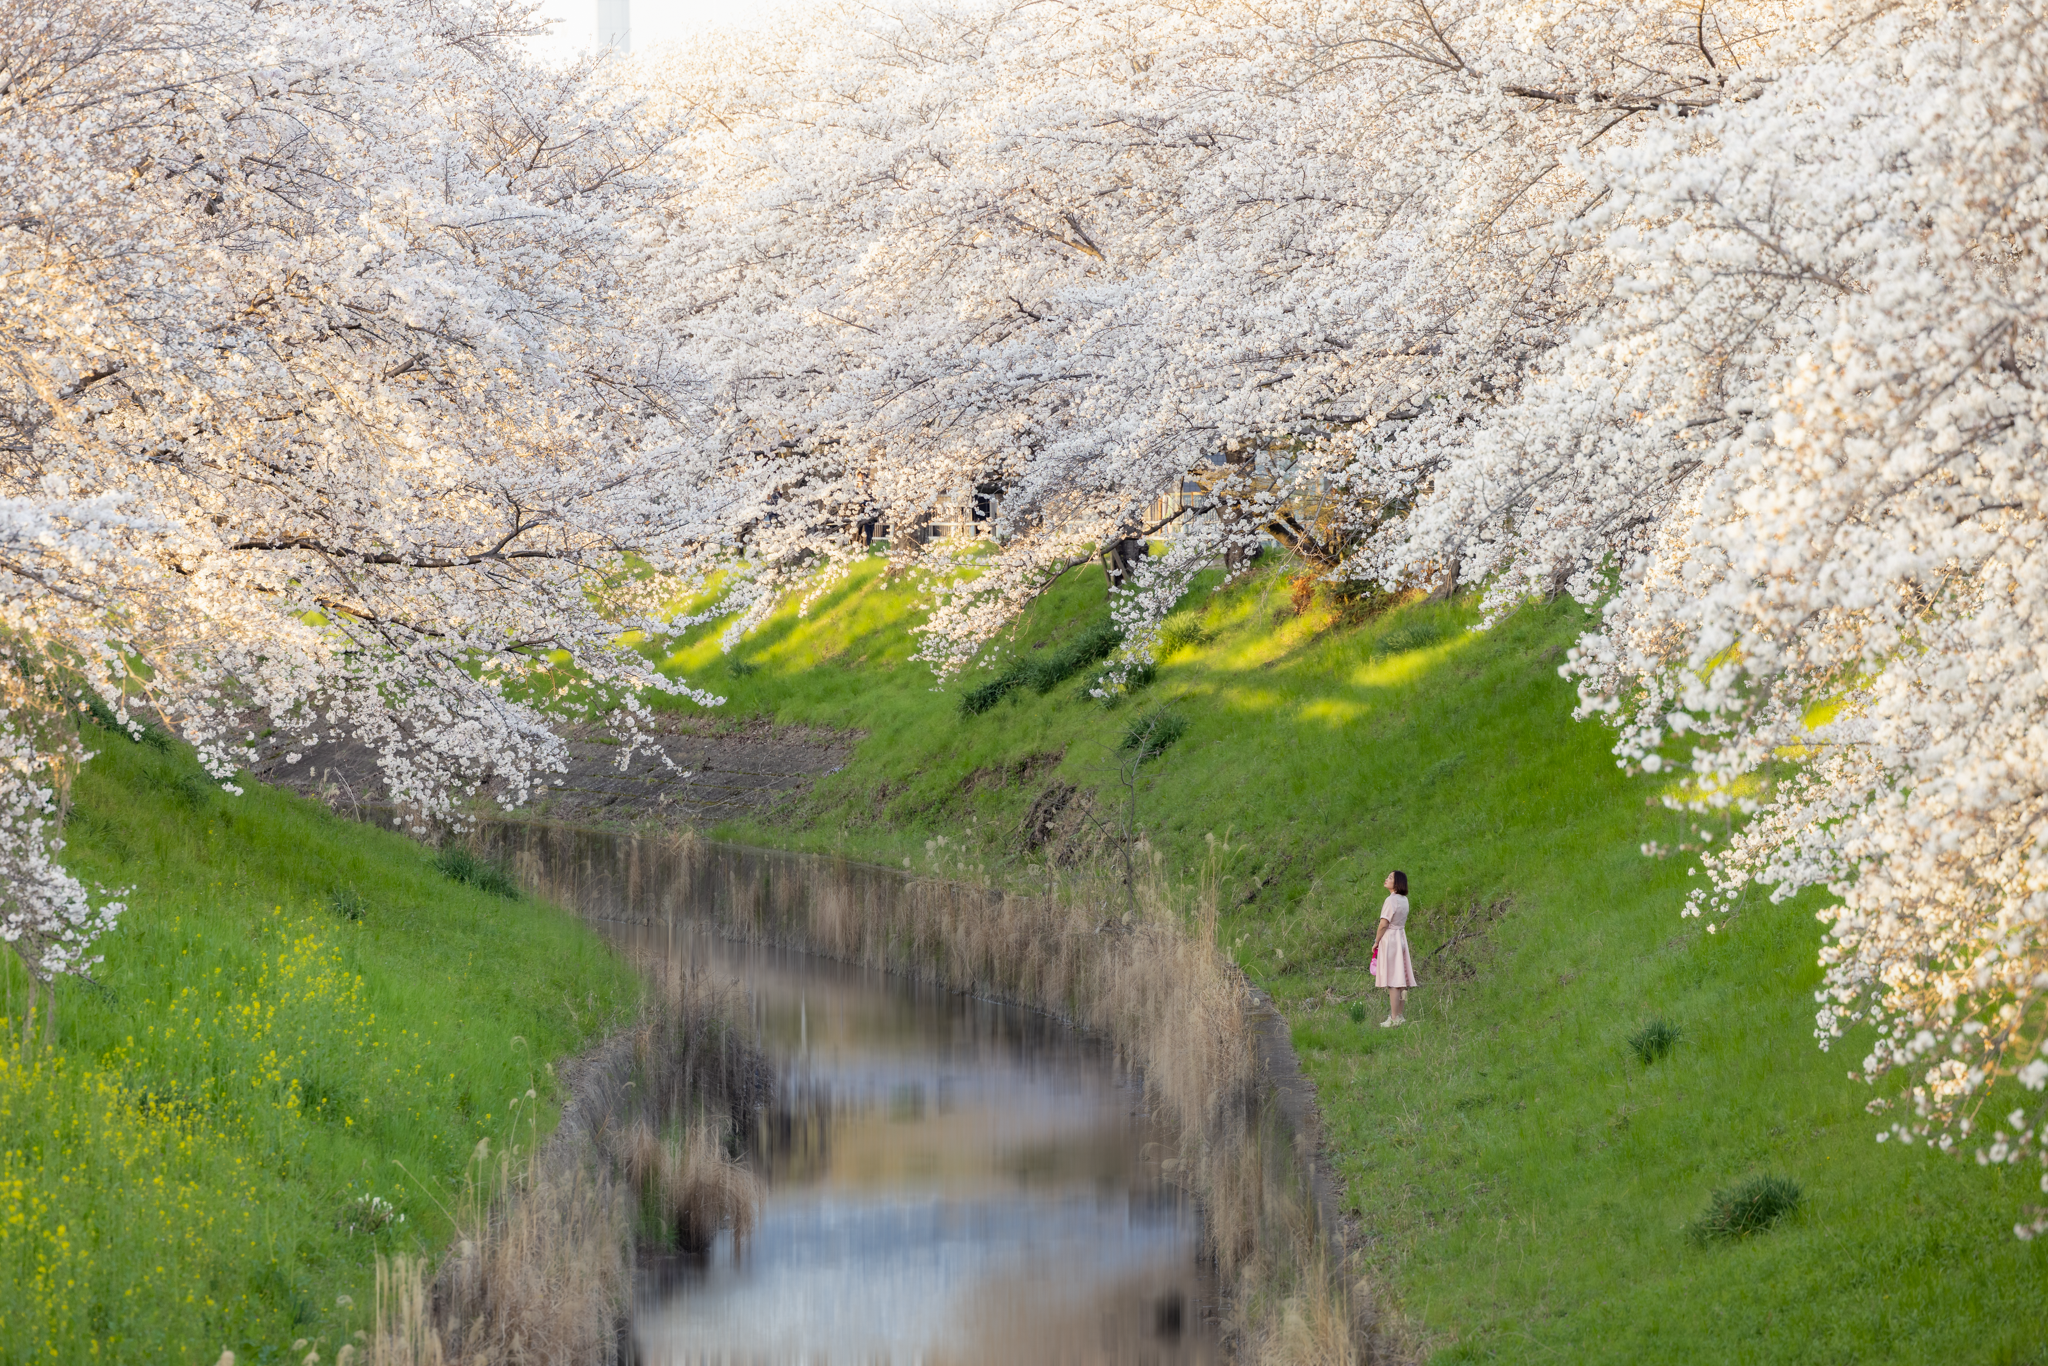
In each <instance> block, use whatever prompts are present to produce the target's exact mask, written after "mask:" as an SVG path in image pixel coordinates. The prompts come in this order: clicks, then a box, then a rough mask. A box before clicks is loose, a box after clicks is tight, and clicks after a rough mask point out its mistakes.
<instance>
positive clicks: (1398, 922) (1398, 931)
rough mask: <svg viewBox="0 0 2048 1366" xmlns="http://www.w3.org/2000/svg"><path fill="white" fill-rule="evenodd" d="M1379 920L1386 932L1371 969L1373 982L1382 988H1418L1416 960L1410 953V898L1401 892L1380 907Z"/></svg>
mask: <svg viewBox="0 0 2048 1366" xmlns="http://www.w3.org/2000/svg"><path fill="white" fill-rule="evenodd" d="M1380 919H1382V920H1384V921H1386V922H1387V932H1386V934H1385V936H1384V937H1382V938H1381V940H1380V952H1379V957H1378V958H1377V959H1376V960H1374V962H1373V966H1372V980H1373V982H1374V983H1375V984H1376V985H1379V986H1383V987H1412V986H1414V985H1415V959H1414V956H1413V955H1412V954H1410V953H1409V952H1408V929H1407V926H1408V898H1407V897H1405V896H1402V895H1401V894H1400V893H1399V892H1396V893H1395V894H1394V895H1392V896H1390V897H1388V898H1387V899H1386V901H1385V902H1384V903H1383V904H1382V905H1381V906H1380Z"/></svg>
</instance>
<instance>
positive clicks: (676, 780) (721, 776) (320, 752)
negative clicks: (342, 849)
mask: <svg viewBox="0 0 2048 1366" xmlns="http://www.w3.org/2000/svg"><path fill="white" fill-rule="evenodd" d="M661 724H662V729H661V730H659V731H657V732H656V733H655V734H654V735H653V736H652V737H651V743H650V745H649V746H648V747H647V748H645V749H642V750H640V751H638V752H636V753H634V754H632V755H631V756H630V758H629V760H628V761H627V762H626V763H625V764H624V765H623V766H621V764H620V761H619V758H620V755H621V753H622V752H623V751H622V748H621V746H620V745H619V744H618V743H617V742H616V741H614V740H613V739H612V738H611V737H610V736H608V735H606V734H604V733H603V732H602V731H599V730H597V729H595V728H593V727H587V726H586V727H577V728H574V729H569V730H566V731H565V732H564V734H565V736H566V738H567V740H568V742H569V761H568V766H567V769H566V771H565V772H563V773H561V774H559V775H557V776H556V777H555V779H554V780H553V781H552V782H551V784H550V787H549V790H548V792H547V794H546V795H545V796H543V797H542V798H541V799H540V800H539V801H537V802H535V803H534V804H533V805H532V807H531V808H530V809H529V810H528V811H527V812H526V813H524V814H527V815H530V816H534V817H538V818H542V819H547V820H557V821H562V822H565V823H568V824H572V825H639V824H644V823H648V822H654V823H659V824H663V825H694V826H700V827H701V826H709V825H713V824H716V823H718V822H720V821H728V820H733V819H736V818H739V817H742V816H753V817H757V818H758V817H765V816H768V815H770V814H771V813H773V812H774V811H775V810H776V809H778V808H780V807H783V806H785V805H787V804H788V803H790V802H792V801H795V800H797V799H799V798H801V797H802V796H803V794H804V793H805V792H806V791H808V790H809V788H810V785H811V783H812V782H813V781H815V780H816V779H817V778H818V777H820V776H821V775H824V774H828V773H835V772H837V771H838V770H839V769H840V768H841V767H843V766H844V765H845V763H846V761H847V759H848V758H849V757H850V756H851V755H852V753H853V747H854V745H855V744H856V743H857V742H858V741H859V739H860V734H859V732H849V731H840V730H833V729H830V728H828V727H823V726H783V725H776V724H775V723H774V722H772V721H767V720H763V719H760V718H752V719H746V720H741V721H737V722H733V721H727V720H726V719H725V718H723V717H688V716H676V715H673V714H668V715H664V716H663V717H662V718H661ZM285 758H286V756H284V755H277V756H274V757H272V758H271V759H269V760H266V761H265V762H263V763H261V764H259V765H257V767H256V770H255V773H256V776H257V777H258V778H260V779H262V780H263V781H264V782H267V783H272V784H275V785H277V786H279V787H288V788H291V789H292V790H293V791H296V792H300V793H304V794H305V795H307V796H310V797H317V798H319V799H320V800H322V801H324V802H326V803H327V804H328V805H329V806H331V807H333V808H334V809H335V810H337V811H341V812H344V813H351V814H358V815H360V814H362V813H364V812H368V811H373V810H376V809H378V808H381V807H385V806H388V805H390V794H389V790H388V787H387V785H386V783H385V780H384V775H383V773H382V772H381V771H380V770H379V768H378V765H377V759H376V755H375V754H374V753H373V752H372V751H371V750H369V749H368V748H366V747H365V746H362V745H360V744H356V743H354V742H351V741H325V742H323V743H321V744H319V745H315V746H313V747H311V748H310V749H308V750H306V751H305V752H304V753H302V754H300V755H299V756H298V762H296V763H286V762H285Z"/></svg>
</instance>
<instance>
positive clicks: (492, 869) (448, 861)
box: [434, 844, 519, 900]
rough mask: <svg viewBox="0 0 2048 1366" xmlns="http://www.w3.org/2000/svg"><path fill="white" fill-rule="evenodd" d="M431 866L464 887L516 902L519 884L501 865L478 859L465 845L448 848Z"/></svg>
mask: <svg viewBox="0 0 2048 1366" xmlns="http://www.w3.org/2000/svg"><path fill="white" fill-rule="evenodd" d="M434 866H435V867H436V868H439V869H440V870H441V875H442V876H443V877H446V878H450V879H452V880H454V881H456V882H459V883H461V884H462V885H463V886H465V887H474V888H476V889H477V890H478V891H480V892H489V893H490V894H491V895H493V896H502V897H505V898H507V899H508V900H509V899H516V898H517V897H518V895H519V883H518V882H517V881H516V880H515V879H514V878H513V876H512V870H511V869H509V868H507V867H505V866H504V865H503V864H499V863H492V862H490V861H488V860H486V859H480V858H478V857H477V856H476V854H475V852H474V851H473V850H471V849H470V848H469V847H468V846H467V845H462V844H451V845H449V846H448V847H447V848H445V849H443V850H442V851H441V853H440V855H439V857H437V858H436V859H435V860H434Z"/></svg>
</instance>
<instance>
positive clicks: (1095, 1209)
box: [610, 924, 1221, 1366]
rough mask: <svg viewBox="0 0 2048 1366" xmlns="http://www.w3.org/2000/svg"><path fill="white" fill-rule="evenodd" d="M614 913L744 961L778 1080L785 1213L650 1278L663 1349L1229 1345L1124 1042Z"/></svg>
mask: <svg viewBox="0 0 2048 1366" xmlns="http://www.w3.org/2000/svg"><path fill="white" fill-rule="evenodd" d="M610 930H611V932H612V933H613V934H614V936H615V937H616V938H617V939H618V940H620V941H621V943H622V944H623V945H625V946H627V947H629V948H631V949H632V950H633V951H635V952H636V953H637V954H646V955H654V956H656V957H657V958H658V959H667V960H668V961H670V962H672V963H680V964H686V965H689V966H692V967H695V968H698V969H700V970H705V971H708V972H711V973H713V974H715V975H718V976H722V977H725V978H728V979H732V978H736V979H738V980H739V982H740V984H741V986H742V987H743V989H744V991H745V995H746V999H747V1002H748V1007H747V1008H748V1011H749V1015H750V1019H749V1021H748V1023H749V1025H750V1027H751V1028H752V1029H753V1030H754V1031H755V1033H756V1035H757V1037H758V1039H759V1041H760V1043H761V1046H762V1047H763V1049H764V1050H765V1051H767V1052H768V1054H769V1055H770V1056H771V1057H772V1058H773V1059H774V1060H775V1064H776V1068H777V1080H778V1099H777V1102H776V1106H775V1108H774V1110H773V1111H772V1112H771V1113H769V1114H768V1115H766V1116H764V1117H763V1123H762V1124H761V1126H760V1133H761V1135H762V1137H761V1139H760V1141H759V1143H758V1144H757V1147H756V1150H755V1151H753V1152H751V1153H750V1154H749V1160H750V1161H751V1162H752V1163H753V1164H754V1165H755V1167H756V1169H757V1171H759V1172H760V1173H761V1174H762V1175H763V1176H764V1177H765V1178H766V1189H767V1203H766V1206H765V1207H764V1208H763V1210H762V1211H761V1218H760V1220H759V1222H758V1223H757V1224H756V1226H755V1229H754V1232H753V1234H752V1236H751V1237H749V1238H748V1239H747V1240H746V1242H745V1244H744V1245H743V1246H735V1244H734V1240H733V1236H732V1234H731V1233H730V1232H726V1233H724V1234H722V1235H721V1236H720V1238H719V1240H718V1242H717V1244H716V1245H715V1246H714V1247H713V1248H712V1250H711V1252H710V1254H709V1256H708V1257H706V1258H703V1259H699V1260H694V1261H691V1260H678V1261H671V1262H666V1263H663V1264H661V1265H659V1266H657V1267H655V1268H653V1269H652V1270H651V1271H650V1272H649V1274H648V1275H647V1276H646V1277H644V1278H643V1281H644V1283H643V1285H642V1289H641V1303H640V1305H639V1308H638V1312H637V1314H636V1317H635V1336H636V1338H637V1340H638V1346H639V1350H640V1353H641V1355H642V1359H643V1360H646V1361H650V1362H656V1363H684V1362H690V1363H696V1362H756V1361H760V1362H806V1363H809V1362H878V1361H888V1362H902V1363H912V1362H924V1363H931V1364H932V1366H938V1363H951V1362H961V1363H967V1362H977V1363H980V1362H991V1363H1000V1362H1018V1363H1022V1362H1033V1363H1043V1362H1075V1363H1111V1362H1115V1363H1145V1362H1150V1363H1159V1364H1160V1366H1167V1363H1195V1362H1209V1361H1216V1360H1220V1359H1221V1353H1220V1351H1219V1350H1218V1348H1217V1345H1216V1342H1215V1335H1214V1329H1213V1319H1214V1306H1213V1303H1212V1300H1213V1291H1212V1288H1211V1286H1210V1283H1209V1282H1208V1280H1207V1279H1206V1278H1205V1277H1204V1275H1203V1273H1202V1268H1201V1265H1200V1262H1199V1228H1198V1225H1197V1220H1196V1216H1195V1212H1194V1210H1193V1209H1192V1208H1191V1207H1190V1206H1189V1205H1188V1203H1187V1202H1186V1201H1185V1200H1184V1199H1183V1198H1182V1197H1181V1195H1180V1194H1179V1192H1177V1191H1176V1190H1175V1189H1174V1188H1173V1187H1172V1186H1171V1185H1169V1184H1167V1183H1166V1182H1165V1181H1164V1180H1163V1179H1162V1177H1161V1174H1160V1172H1159V1166H1158V1160H1157V1159H1158V1156H1159V1154H1158V1151H1157V1147H1156V1145H1155V1144H1152V1143H1151V1142H1150V1141H1149V1136H1148V1132H1147V1127H1146V1123H1145V1120H1144V1116H1143V1114H1142V1113H1141V1110H1140V1104H1139V1102H1140V1096H1139V1093H1138V1091H1137V1089H1136V1088H1135V1087H1133V1086H1131V1085H1129V1084H1127V1083H1125V1082H1121V1081H1119V1079H1118V1077H1117V1075H1116V1072H1115V1069H1114V1068H1113V1067H1112V1065H1111V1059H1110V1058H1109V1056H1108V1055H1107V1052H1106V1050H1105V1049H1104V1048H1103V1047H1101V1046H1100V1045H1098V1044H1096V1043H1094V1042H1092V1041H1089V1040H1086V1039H1082V1038H1080V1037H1078V1036H1077V1035H1075V1034H1074V1033H1073V1032H1072V1031H1070V1030H1066V1029H1063V1028H1061V1027H1059V1026H1058V1025H1056V1024H1054V1023H1053V1022H1051V1021H1049V1020H1047V1019H1045V1018H1044V1017H1042V1016H1039V1015H1036V1014H1033V1013H1031V1012H1027V1011H1021V1010H1016V1009H1012V1008H1010V1007H1006V1006H999V1005H994V1004H991V1003H989V1002H986V1001H977V1000H972V999H970V998H967V997H963V996H959V995H957V994H954V993H950V992H945V991H940V990H937V989H933V988H926V987H920V986H917V985H914V984H912V983H910V982H908V981H907V980H905V979H903V978H899V977H894V976H891V975H888V974H884V973H879V972H874V971H871V970H865V969H860V968H854V967H848V966H844V965H840V964H835V963H831V962H828V961H826V960H823V959H819V958H814V957H811V956H809V955H806V954H800V953H793V952H790V951H787V950H782V949H775V948H767V947H762V946H759V945H749V944H743V943H739V942H735V941H732V940H729V939H726V938H724V937H723V936H721V935H719V934H717V933H715V932H714V931H711V930H709V929H707V928H705V927H702V926H681V925H679V926H676V927H674V928H670V927H665V926H642V925H623V924H614V925H612V926H610Z"/></svg>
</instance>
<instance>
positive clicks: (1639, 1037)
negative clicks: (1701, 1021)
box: [1628, 1020, 1679, 1067]
mask: <svg viewBox="0 0 2048 1366" xmlns="http://www.w3.org/2000/svg"><path fill="white" fill-rule="evenodd" d="M1678 1038H1679V1030H1678V1026H1677V1025H1675V1024H1670V1023H1668V1022H1666V1021H1664V1020H1652V1021H1650V1022H1649V1023H1648V1024H1646V1025H1644V1026H1643V1027H1642V1028H1641V1029H1638V1030H1637V1031H1636V1032H1635V1033H1633V1034H1631V1035H1629V1036H1628V1046H1629V1051H1631V1052H1632V1053H1634V1054H1635V1055H1636V1056H1637V1057H1638V1058H1641V1059H1642V1060H1643V1065H1644V1066H1645V1067H1647V1066H1649V1065H1650V1064H1651V1063H1653V1062H1655V1061H1657V1059H1659V1058H1661V1057H1663V1056H1664V1055H1665V1054H1666V1053H1669V1052H1670V1051H1671V1045H1673V1044H1675V1043H1677V1042H1678Z"/></svg>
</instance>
